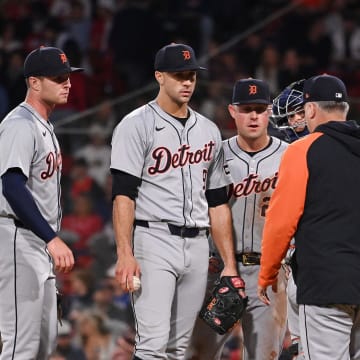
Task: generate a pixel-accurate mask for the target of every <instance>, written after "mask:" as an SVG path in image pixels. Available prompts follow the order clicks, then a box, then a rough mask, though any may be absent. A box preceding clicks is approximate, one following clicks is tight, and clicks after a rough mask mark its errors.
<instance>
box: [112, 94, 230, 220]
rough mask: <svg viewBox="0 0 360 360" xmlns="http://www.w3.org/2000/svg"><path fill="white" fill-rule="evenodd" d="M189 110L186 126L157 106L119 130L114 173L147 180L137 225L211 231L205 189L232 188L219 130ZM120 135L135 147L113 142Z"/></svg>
mask: <svg viewBox="0 0 360 360" xmlns="http://www.w3.org/2000/svg"><path fill="white" fill-rule="evenodd" d="M189 111H190V117H189V118H188V119H187V121H186V123H185V126H184V125H183V124H182V123H180V121H178V120H177V119H174V118H173V117H172V116H170V115H168V114H167V113H166V112H164V111H163V110H162V109H161V108H160V107H159V106H158V105H157V103H156V101H152V102H150V103H148V104H147V105H144V106H143V107H141V108H139V109H136V110H134V111H133V112H132V113H130V114H129V115H127V116H126V117H125V118H124V119H123V120H122V121H121V122H120V123H119V125H118V126H117V127H116V129H115V131H114V136H113V142H112V147H113V152H112V154H113V155H112V158H111V168H114V169H118V170H121V171H124V172H127V173H129V174H131V175H134V176H137V177H139V178H142V184H141V187H140V189H139V195H138V198H137V200H136V214H135V216H136V219H138V220H147V221H167V222H170V223H172V224H174V225H178V226H187V227H208V226H209V217H208V205H207V201H206V197H205V190H207V189H215V188H220V187H223V186H226V185H228V184H230V183H231V178H229V176H228V175H227V174H226V173H225V170H224V153H223V149H222V139H221V136H220V133H219V131H218V128H217V126H216V125H215V124H214V123H212V122H211V121H210V120H208V119H206V118H205V117H204V116H202V115H200V114H198V113H197V112H195V111H193V110H191V109H189ZM204 122H205V123H206V124H204ZM118 131H122V132H125V133H126V134H127V136H128V137H129V138H130V139H131V140H132V141H131V146H129V145H128V144H127V146H126V145H125V144H123V143H121V142H120V141H116V140H114V139H120V137H119V136H116V134H117V132H118ZM138 134H140V135H141V136H138ZM138 164H140V165H138ZM179 194H182V196H179ZM185 194H189V195H187V196H185ZM169 209H171V211H169Z"/></svg>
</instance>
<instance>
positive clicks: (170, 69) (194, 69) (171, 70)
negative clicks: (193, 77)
mask: <svg viewBox="0 0 360 360" xmlns="http://www.w3.org/2000/svg"><path fill="white" fill-rule="evenodd" d="M199 70H207V68H204V67H202V66H197V67H195V68H194V67H193V66H192V67H189V68H185V67H179V68H165V69H155V71H160V72H182V71H199Z"/></svg>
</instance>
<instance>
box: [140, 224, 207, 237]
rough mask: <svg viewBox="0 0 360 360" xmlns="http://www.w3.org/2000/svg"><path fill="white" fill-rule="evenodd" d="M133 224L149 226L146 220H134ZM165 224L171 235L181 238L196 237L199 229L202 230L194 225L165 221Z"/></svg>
mask: <svg viewBox="0 0 360 360" xmlns="http://www.w3.org/2000/svg"><path fill="white" fill-rule="evenodd" d="M134 224H135V225H136V226H142V227H146V228H148V227H150V226H149V222H148V221H146V220H135V221H134ZM166 225H167V226H168V228H169V231H170V234H171V235H176V236H181V237H183V238H185V237H187V238H193V237H196V236H198V235H199V233H200V230H202V229H200V228H195V227H192V228H188V227H185V226H176V225H173V224H169V223H166Z"/></svg>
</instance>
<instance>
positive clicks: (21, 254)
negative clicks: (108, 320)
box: [0, 103, 61, 360]
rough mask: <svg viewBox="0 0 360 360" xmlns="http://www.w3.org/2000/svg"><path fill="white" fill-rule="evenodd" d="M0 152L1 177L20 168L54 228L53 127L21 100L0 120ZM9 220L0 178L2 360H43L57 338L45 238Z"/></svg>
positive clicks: (56, 163)
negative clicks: (9, 170)
mask: <svg viewBox="0 0 360 360" xmlns="http://www.w3.org/2000/svg"><path fill="white" fill-rule="evenodd" d="M0 154H2V155H1V161H0V176H2V175H3V174H4V173H6V171H7V170H8V169H10V168H20V169H21V170H22V172H23V173H24V174H25V175H26V176H27V178H28V181H27V184H26V186H27V188H28V190H29V191H30V193H31V195H32V197H33V198H34V201H35V203H36V205H37V206H38V208H39V210H40V212H41V214H42V215H43V217H44V218H45V219H46V220H47V221H48V223H49V224H50V226H51V227H52V228H53V230H54V231H57V230H58V229H59V226H60V221H61V210H60V172H61V155H60V149H59V144H58V141H57V139H56V137H55V134H54V131H53V127H52V125H51V124H50V123H48V122H47V121H46V120H44V119H43V118H41V116H40V115H39V114H38V113H37V112H36V111H35V110H34V109H33V108H32V107H31V106H29V105H28V104H26V103H21V104H20V105H19V106H17V107H16V108H15V109H14V110H13V111H12V112H10V113H9V114H8V116H7V117H6V118H5V119H4V120H3V121H2V123H1V124H0ZM3 154H6V156H4V155H3ZM14 218H16V215H15V214H14V212H13V210H12V208H11V207H10V205H9V204H8V202H7V201H6V199H5V197H4V196H3V194H2V183H1V181H0V238H1V241H2V245H3V249H2V251H1V252H0V299H1V300H0V302H1V314H0V332H1V335H2V338H3V342H4V346H3V353H2V355H1V358H2V359H12V358H16V359H35V358H36V359H44V360H45V359H47V358H48V357H49V354H50V351H51V349H53V347H54V345H55V341H56V321H57V319H56V289H55V277H54V273H53V267H52V261H51V258H50V256H49V254H48V252H47V250H46V244H45V242H44V241H43V240H42V239H40V238H39V237H38V236H36V235H35V234H34V233H33V232H32V231H30V230H28V229H26V228H23V227H22V226H20V227H19V226H18V225H15V223H14ZM14 309H15V311H14ZM35 319H42V320H41V322H39V321H34V320H35ZM11 334H16V338H14V337H12V336H11ZM12 356H13V357H12Z"/></svg>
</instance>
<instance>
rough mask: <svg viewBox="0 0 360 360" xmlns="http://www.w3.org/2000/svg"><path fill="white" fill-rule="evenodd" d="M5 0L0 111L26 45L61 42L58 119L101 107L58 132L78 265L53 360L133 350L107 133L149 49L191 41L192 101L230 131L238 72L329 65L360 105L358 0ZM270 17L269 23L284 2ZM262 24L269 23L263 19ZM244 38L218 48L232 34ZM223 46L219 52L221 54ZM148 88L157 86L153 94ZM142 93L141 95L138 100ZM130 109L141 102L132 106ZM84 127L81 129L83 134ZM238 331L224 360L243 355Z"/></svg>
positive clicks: (141, 80) (295, 75)
mask: <svg viewBox="0 0 360 360" xmlns="http://www.w3.org/2000/svg"><path fill="white" fill-rule="evenodd" d="M297 3H300V2H296V3H295V2H289V1H288V0H273V1H265V0H259V1H250V0H241V1H240V0H222V1H216V0H128V1H127V0H17V1H14V0H3V1H1V3H0V118H2V117H3V116H4V115H5V114H6V113H7V112H8V111H9V110H11V109H12V108H13V107H15V106H16V105H17V104H18V103H20V102H21V101H22V100H23V98H24V97H25V92H26V87H25V82H24V77H23V73H22V69H23V68H22V67H23V61H24V58H25V56H26V54H27V53H28V52H29V51H31V50H33V49H34V48H36V47H38V46H41V45H47V46H56V47H59V48H62V49H63V50H64V51H65V53H66V54H67V55H68V57H69V59H70V63H71V64H72V65H73V66H81V67H84V68H85V72H84V73H75V74H73V75H72V77H71V83H72V90H71V94H70V97H69V102H68V104H66V105H64V106H59V107H58V108H57V109H56V110H55V111H54V113H53V115H52V120H53V122H54V124H55V125H56V123H57V122H60V121H61V120H62V119H64V118H67V117H69V116H73V115H76V114H81V113H82V112H83V111H85V110H88V109H91V108H93V107H94V109H96V110H94V111H93V112H91V114H90V116H87V117H85V118H82V119H80V121H78V122H77V124H76V128H77V129H78V130H79V129H80V130H79V131H78V132H76V131H75V132H73V133H72V134H71V135H68V134H66V133H63V134H61V133H60V134H59V138H60V142H61V145H62V148H63V180H62V186H63V196H62V201H63V210H64V213H63V222H62V234H61V237H62V238H63V239H65V240H66V241H67V243H68V244H70V245H71V247H72V249H73V250H74V254H75V257H76V268H75V270H74V271H73V272H72V273H71V274H69V275H66V276H61V277H59V283H58V287H59V291H60V292H61V293H62V308H63V319H64V320H63V325H62V326H59V337H58V351H57V353H56V354H54V356H53V358H52V359H53V360H63V359H66V360H71V359H80V360H81V359H88V360H105V359H106V360H109V359H113V360H120V359H131V353H132V348H133V337H134V319H133V317H132V311H131V306H130V297H129V294H124V293H122V292H121V290H120V289H119V287H118V286H117V284H116V281H115V279H114V263H115V261H116V252H115V244H114V236H113V232H112V224H111V212H112V204H111V203H112V201H111V176H110V173H109V162H110V142H111V133H112V130H113V128H114V126H115V125H116V124H117V122H118V121H119V120H120V119H121V114H122V113H125V112H127V111H128V110H129V109H128V108H126V109H120V110H119V109H117V108H115V107H113V106H112V100H113V99H116V98H118V97H121V96H123V95H124V94H128V93H131V92H133V91H136V90H139V89H141V88H142V87H144V86H146V85H147V84H149V83H151V82H153V58H154V54H155V53H156V51H157V50H158V49H159V48H160V47H162V46H163V45H165V44H167V43H169V42H172V41H175V42H177V41H178V42H184V43H189V44H190V45H191V46H192V47H193V48H194V49H195V51H196V53H197V54H198V58H200V59H201V60H202V61H203V63H204V65H205V66H206V67H207V68H208V71H207V72H205V73H204V74H201V75H200V77H199V83H200V87H199V90H198V92H197V93H196V94H195V95H194V97H193V100H192V104H191V105H192V107H194V108H196V109H197V110H198V111H200V112H201V113H203V114H204V115H206V116H208V117H209V118H211V119H212V120H213V121H215V122H216V123H217V124H218V125H219V127H220V128H221V130H222V132H223V135H224V137H226V136H227V131H232V130H234V129H235V126H234V124H233V122H232V121H231V119H230V118H229V115H228V114H227V104H228V103H229V99H230V89H231V87H232V84H233V83H234V81H235V80H236V79H240V78H246V77H255V78H260V79H263V80H265V81H267V82H268V83H269V85H270V87H271V92H272V95H273V96H274V97H275V96H276V95H277V94H278V93H279V92H280V91H281V90H282V89H283V88H284V87H285V86H287V85H288V84H289V83H291V82H292V81H295V80H299V79H302V78H306V77H309V76H312V75H314V74H319V73H323V72H327V73H331V74H334V75H337V76H339V77H340V78H342V79H343V80H344V82H345V83H346V85H347V88H348V92H349V95H350V97H351V98H352V99H353V106H352V109H353V112H354V113H355V114H359V113H360V101H358V100H357V99H358V98H360V85H359V84H360V25H359V24H360V5H359V3H358V1H357V0H331V1H326V0H304V1H303V2H302V3H301V4H298V5H297ZM291 5H293V6H292V8H291V9H289V10H288V11H287V12H286V13H284V14H283V15H282V16H280V15H279V16H278V17H274V20H273V21H265V20H266V19H267V18H268V17H269V16H271V15H275V14H277V13H278V12H280V11H281V10H282V9H285V8H288V7H289V6H290V7H291ZM262 21H264V24H263V25H262ZM253 27H256V29H255V30H254V31H249V32H248V34H247V36H245V37H243V38H242V39H240V40H239V41H233V42H232V43H231V45H229V46H228V47H225V48H223V45H224V44H227V43H228V42H229V41H230V40H232V39H236V38H237V36H239V35H241V34H243V33H245V32H247V31H248V30H249V29H252V28H253ZM220 48H222V49H223V50H222V51H218V50H219V49H220ZM149 96H151V95H149ZM142 101H146V99H145V98H143V97H140V98H137V99H136V100H135V102H137V103H136V106H138V105H139V102H142ZM133 105H134V106H133V107H134V108H135V107H136V106H135V104H133ZM82 130H84V131H82ZM238 338H239V337H238V334H236V333H234V337H233V339H232V340H231V341H230V342H229V344H228V346H227V347H226V349H225V351H224V360H225V359H228V360H229V359H232V358H235V357H236V358H237V359H238V358H239V347H240V343H239V341H238Z"/></svg>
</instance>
